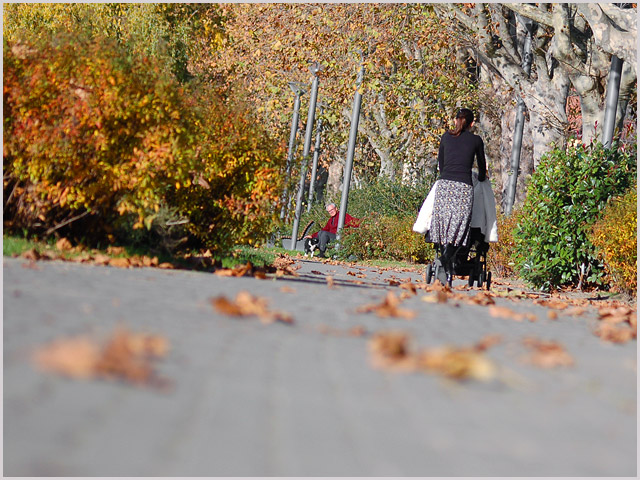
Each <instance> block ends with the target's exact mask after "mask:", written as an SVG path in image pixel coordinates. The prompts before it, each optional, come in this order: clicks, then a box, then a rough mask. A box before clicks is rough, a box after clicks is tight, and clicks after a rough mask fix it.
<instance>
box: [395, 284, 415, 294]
mask: <svg viewBox="0 0 640 480" xmlns="http://www.w3.org/2000/svg"><path fill="white" fill-rule="evenodd" d="M399 287H400V288H402V289H403V290H408V291H409V292H411V293H412V294H413V295H415V294H416V291H417V289H418V288H417V287H416V285H415V283H411V282H407V283H401V284H400V285H399Z"/></svg>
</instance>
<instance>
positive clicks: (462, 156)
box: [438, 130, 487, 185]
mask: <svg viewBox="0 0 640 480" xmlns="http://www.w3.org/2000/svg"><path fill="white" fill-rule="evenodd" d="M474 158H475V159H477V161H478V180H479V181H481V182H484V180H485V178H486V173H487V162H486V160H485V158H484V143H483V142H482V139H481V138H480V137H479V136H478V135H474V134H473V133H471V132H470V131H469V130H464V131H462V132H461V133H460V135H458V136H457V137H454V136H453V135H451V134H450V133H449V132H446V133H445V134H444V135H442V138H441V139H440V149H439V151H438V168H439V169H440V178H441V179H443V180H453V181H455V182H462V183H466V184H467V185H473V182H472V181H471V167H472V166H473V160H474Z"/></svg>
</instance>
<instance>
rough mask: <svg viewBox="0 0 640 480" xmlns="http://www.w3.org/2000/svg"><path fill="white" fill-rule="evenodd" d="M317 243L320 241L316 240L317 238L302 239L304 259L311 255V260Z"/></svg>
mask: <svg viewBox="0 0 640 480" xmlns="http://www.w3.org/2000/svg"><path fill="white" fill-rule="evenodd" d="M319 243H320V240H318V239H317V238H305V239H304V256H305V257H306V256H309V255H311V257H312V258H313V255H314V254H315V252H316V249H317V248H318V244H319Z"/></svg>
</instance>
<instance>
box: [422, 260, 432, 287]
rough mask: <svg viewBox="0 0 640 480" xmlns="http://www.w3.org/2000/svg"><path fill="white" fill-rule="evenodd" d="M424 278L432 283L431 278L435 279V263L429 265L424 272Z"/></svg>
mask: <svg viewBox="0 0 640 480" xmlns="http://www.w3.org/2000/svg"><path fill="white" fill-rule="evenodd" d="M424 280H425V282H427V283H431V280H433V265H432V264H429V265H427V269H426V270H425V272H424Z"/></svg>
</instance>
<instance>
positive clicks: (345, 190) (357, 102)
mask: <svg viewBox="0 0 640 480" xmlns="http://www.w3.org/2000/svg"><path fill="white" fill-rule="evenodd" d="M363 81H364V59H362V58H361V63H360V72H359V73H358V80H357V81H356V93H355V95H354V97H353V110H352V113H351V130H350V132H349V147H348V149H347V162H346V163H345V166H344V174H343V180H342V198H341V199H340V214H339V216H338V232H337V235H336V239H337V240H340V234H341V232H342V229H343V228H344V219H345V215H346V214H347V204H348V201H349V184H350V183H351V172H352V170H353V156H354V153H355V151H356V137H357V136H358V124H359V123H360V106H361V105H362V93H361V87H362V82H363Z"/></svg>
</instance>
